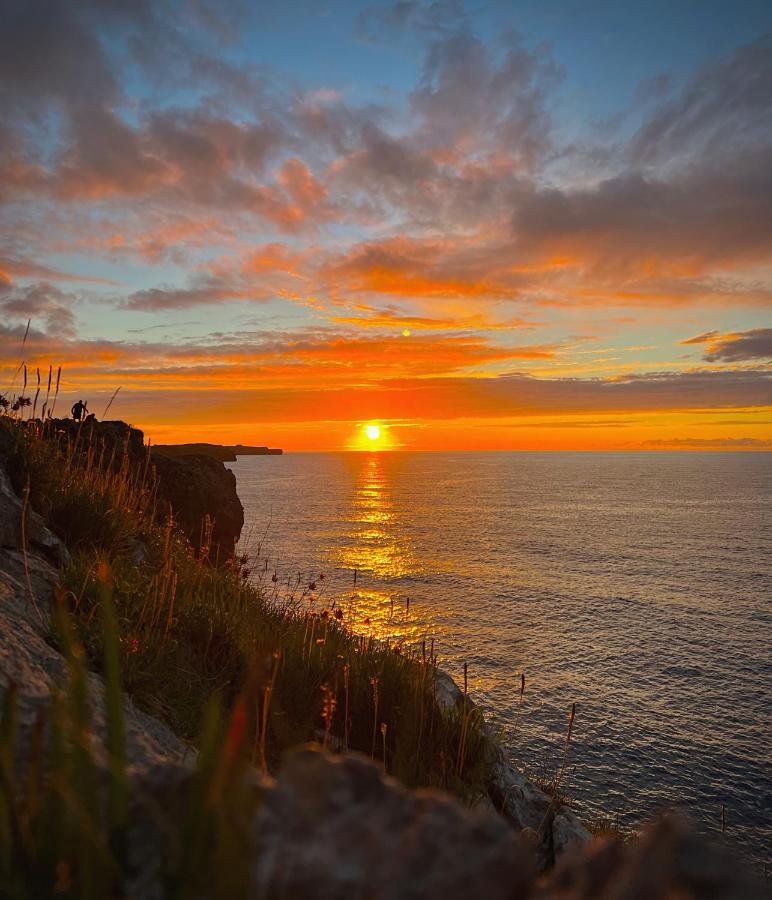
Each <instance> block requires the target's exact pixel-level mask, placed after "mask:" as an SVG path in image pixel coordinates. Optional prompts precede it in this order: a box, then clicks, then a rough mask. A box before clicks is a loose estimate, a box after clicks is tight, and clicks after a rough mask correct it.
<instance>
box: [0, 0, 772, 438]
mask: <svg viewBox="0 0 772 900" xmlns="http://www.w3.org/2000/svg"><path fill="white" fill-rule="evenodd" d="M267 7H270V9H268V8H267ZM0 14H1V15H2V25H1V26H0V203H1V204H2V208H1V209H0V216H1V218H0V235H1V240H0V393H6V394H11V393H14V392H16V393H18V391H19V383H18V379H17V381H16V384H15V385H14V386H13V387H11V383H12V379H13V376H14V370H15V369H16V367H17V366H18V363H19V361H20V360H21V359H24V360H25V361H26V362H27V364H28V367H30V369H31V370H34V368H35V367H36V366H40V367H41V368H44V370H45V374H46V377H47V372H48V366H49V364H52V365H53V366H54V368H56V367H57V366H58V365H61V366H62V371H63V375H62V385H63V395H62V397H61V398H60V400H59V406H58V411H59V412H64V411H69V407H70V405H71V404H72V402H73V401H74V400H75V399H77V398H80V397H82V398H83V399H87V400H88V401H89V407H90V408H91V410H92V411H94V412H96V413H97V415H98V416H100V417H101V414H102V412H103V411H104V407H105V406H106V405H107V401H108V400H109V398H110V396H111V394H112V393H113V391H114V390H115V389H116V388H118V387H120V393H119V394H118V396H117V398H116V400H115V403H114V405H113V408H112V409H111V411H110V416H111V417H113V416H115V417H119V418H123V419H126V420H127V421H130V422H131V423H133V424H134V425H136V426H137V427H139V428H142V429H143V430H144V431H145V433H146V435H148V436H149V437H150V438H152V439H153V440H154V441H155V442H169V441H186V440H211V441H220V442H237V441H238V442H242V443H258V444H265V443H267V444H271V445H274V446H282V447H284V448H285V449H289V450H317V449H345V448H347V447H360V446H364V445H365V444H366V443H367V439H366V438H365V437H363V435H365V431H364V427H363V426H366V425H367V424H368V423H371V424H372V423H377V424H379V425H380V426H381V432H380V437H379V438H378V441H377V442H376V443H378V444H379V445H380V446H383V447H404V448H406V449H410V448H415V449H440V448H448V449H751V450H753V449H756V450H758V449H767V450H769V449H772V5H771V4H770V3H769V2H768V0H759V2H751V0H744V2H743V0H739V2H738V0H733V2H711V0H691V2H690V0H682V2H677V3H674V2H672V0H667V2H660V0H653V2H646V3H641V2H623V0H618V2H600V0H599V2H587V0H562V2H558V0H528V2H519V0H510V2H502V3H484V2H482V3H477V2H472V0H470V2H468V3H462V2H453V0H450V2H437V3H423V2H419V0H403V2H397V3H383V4H373V5H368V4H366V3H343V2H324V0H313V2H307V3H306V2H292V0H288V2H284V3H281V4H279V3H271V4H264V3H251V2H243V3H238V2H234V3H230V4H226V3H214V2H211V3H209V2H206V0H181V2H176V3H172V2H168V3H167V2H156V0H144V2H143V0H91V2H87V0H75V2H64V0H59V2H50V0H35V2H30V0H0ZM28 319H31V326H30V332H29V337H28V339H27V343H26V346H25V347H24V350H23V352H22V347H21V345H22V338H23V335H24V331H25V328H26V325H27V321H28ZM9 388H10V390H9Z"/></svg>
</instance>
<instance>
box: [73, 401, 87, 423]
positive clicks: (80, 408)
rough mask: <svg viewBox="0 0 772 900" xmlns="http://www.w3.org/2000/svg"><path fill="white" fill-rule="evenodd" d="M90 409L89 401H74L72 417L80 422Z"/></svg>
mask: <svg viewBox="0 0 772 900" xmlns="http://www.w3.org/2000/svg"><path fill="white" fill-rule="evenodd" d="M87 409H88V401H86V402H85V403H84V402H83V401H82V400H78V402H77V403H73V405H72V417H73V419H75V421H76V422H80V420H81V419H82V418H83V416H84V415H85V413H86V411H87Z"/></svg>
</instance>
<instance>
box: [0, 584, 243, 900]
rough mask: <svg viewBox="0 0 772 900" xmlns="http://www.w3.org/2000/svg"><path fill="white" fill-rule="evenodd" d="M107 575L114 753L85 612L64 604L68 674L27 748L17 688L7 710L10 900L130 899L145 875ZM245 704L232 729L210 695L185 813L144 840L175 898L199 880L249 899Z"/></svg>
mask: <svg viewBox="0 0 772 900" xmlns="http://www.w3.org/2000/svg"><path fill="white" fill-rule="evenodd" d="M105 576H106V573H104V572H102V573H100V584H101V593H102V599H101V603H100V630H101V634H102V641H103V646H104V651H105V655H104V679H105V709H106V724H107V729H106V738H105V746H104V751H105V752H104V754H103V755H102V756H101V757H100V756H99V754H98V753H97V752H96V751H95V747H94V742H93V739H92V734H91V721H90V720H91V715H90V713H91V711H90V708H89V702H88V696H89V695H88V691H87V667H86V653H85V649H84V647H83V645H82V644H81V643H80V642H79V641H78V639H77V637H76V632H75V628H74V625H75V619H74V617H73V616H72V614H71V613H70V612H69V610H68V609H67V608H66V605H65V604H64V603H63V602H61V601H60V602H58V603H57V604H56V609H55V616H54V619H55V628H56V632H57V638H58V642H59V645H60V647H61V649H62V652H63V654H64V656H65V658H66V660H67V666H68V670H69V679H68V681H67V683H66V685H65V686H63V687H62V688H61V689H60V690H58V691H57V692H56V693H55V694H54V695H53V696H52V698H51V703H50V705H49V707H48V709H47V710H46V711H45V712H43V713H42V714H41V715H40V716H39V718H38V721H37V723H36V726H35V728H34V730H33V734H32V737H31V739H30V740H29V741H28V742H27V743H28V744H29V746H24V745H23V744H22V740H21V736H20V734H19V729H18V705H17V696H16V689H15V688H13V687H12V688H11V689H10V690H8V691H7V692H6V694H5V698H4V702H3V704H2V708H1V709H0V896H2V897H4V898H5V897H7V898H14V900H16V898H18V900H42V898H47V897H58V898H72V900H75V898H79V900H92V898H93V900H97V898H106V897H116V898H118V897H123V896H126V893H127V890H128V889H129V886H130V882H131V880H132V878H134V877H136V876H137V875H138V874H139V873H138V872H137V871H136V868H135V866H136V859H132V857H131V840H130V837H129V827H130V820H129V802H130V799H131V781H130V779H129V774H128V770H127V754H126V744H125V732H124V722H123V696H122V684H121V674H120V667H119V656H120V643H119V636H118V620H117V616H116V610H115V606H114V604H113V599H112V587H111V584H110V581H109V580H108V579H107V578H106V577H105ZM246 706H247V703H246V698H245V697H242V698H240V701H239V703H237V704H236V707H235V709H234V711H233V714H232V716H231V718H230V723H229V724H228V725H227V727H226V726H224V724H223V718H222V714H221V712H222V711H221V707H220V705H219V703H218V702H217V701H216V700H213V701H210V703H209V705H208V708H207V713H206V715H205V717H204V724H203V728H202V731H201V735H200V739H199V742H198V743H199V746H200V753H199V755H198V759H197V765H196V769H195V771H194V772H193V773H192V774H191V777H190V781H189V789H188V791H187V792H186V796H185V799H184V802H183V805H182V814H181V815H180V814H175V813H170V812H169V810H168V809H166V810H162V811H161V812H159V811H158V810H154V812H153V815H154V819H155V821H154V825H155V826H156V829H157V833H158V836H159V841H157V842H154V843H153V845H152V846H151V847H148V846H147V845H146V854H147V853H148V852H150V853H151V854H155V855H156V856H157V862H158V880H159V882H160V883H159V887H161V888H162V890H163V896H165V897H168V898H175V900H187V898H195V897H199V896H201V886H202V885H206V884H210V883H216V884H217V886H218V896H222V897H226V898H228V897H234V898H236V897H245V896H247V893H248V876H249V869H248V861H249V859H250V853H249V850H250V848H251V844H250V837H249V835H250V826H249V823H250V822H251V820H252V817H253V815H254V813H255V811H256V809H257V805H258V804H259V794H258V792H257V791H256V790H254V791H250V790H248V789H246V790H245V787H246V786H247V785H248V781H247V780H246V778H245V775H246V769H247V766H248V759H249V754H248V748H247V745H246V741H245V730H244V728H243V727H242V723H243V721H244V713H245V710H246ZM20 759H22V760H23V761H21V762H19V760H20ZM146 812H147V810H146ZM143 861H144V862H149V861H150V860H149V859H147V858H145V859H144V860H143Z"/></svg>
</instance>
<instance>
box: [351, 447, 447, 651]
mask: <svg viewBox="0 0 772 900" xmlns="http://www.w3.org/2000/svg"><path fill="white" fill-rule="evenodd" d="M360 459H361V464H360V468H359V470H358V472H357V476H356V488H355V491H354V496H353V499H352V506H351V511H352V516H351V520H350V524H349V528H348V533H347V535H346V541H345V543H344V545H343V546H342V547H340V548H339V549H338V551H337V553H336V556H335V565H336V567H338V568H340V569H348V570H349V571H354V572H356V573H357V583H356V586H355V587H354V588H353V589H352V591H351V592H349V593H348V594H347V595H346V599H345V600H344V599H343V598H341V602H343V603H344V604H346V605H347V606H348V608H349V615H348V616H347V618H348V624H349V626H350V627H351V628H353V629H354V630H355V631H358V632H361V633H365V634H371V635H373V636H374V637H376V638H379V639H381V640H386V639H388V640H390V641H398V642H404V643H406V644H414V643H417V642H418V641H420V640H421V639H422V638H423V637H425V636H426V635H427V633H428V632H430V631H431V621H430V620H429V619H427V618H425V617H422V615H421V611H420V610H418V609H416V608H415V607H413V609H411V608H410V600H409V597H408V594H409V591H403V590H402V589H401V588H404V587H405V586H408V585H409V580H410V578H411V577H413V576H416V575H418V574H420V567H419V565H418V562H417V560H416V557H415V554H414V552H413V547H412V543H411V541H410V539H409V537H408V536H407V535H406V533H405V530H404V525H403V523H402V521H401V519H400V514H399V508H398V506H397V504H395V501H394V498H393V496H392V490H391V483H390V478H389V466H388V465H387V464H386V463H385V461H384V459H383V457H382V456H381V455H380V454H378V453H373V454H368V455H367V456H366V457H361V458H360ZM370 576H372V577H373V578H375V579H377V580H378V581H379V582H380V584H381V585H383V583H384V582H387V583H388V582H390V581H393V582H395V584H394V591H384V590H382V589H381V590H374V589H370V588H369V587H368V581H369V580H370Z"/></svg>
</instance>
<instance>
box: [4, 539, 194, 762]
mask: <svg viewBox="0 0 772 900" xmlns="http://www.w3.org/2000/svg"><path fill="white" fill-rule="evenodd" d="M15 554H18V551H13V552H11V553H4V554H3V555H2V559H1V560H0V699H1V698H2V697H3V696H4V695H5V692H6V691H7V690H8V688H9V686H10V685H15V687H16V689H17V691H18V709H19V724H20V732H21V748H22V751H23V748H24V745H25V740H26V739H28V737H29V734H30V733H31V731H32V728H33V727H34V725H35V722H36V721H37V718H38V715H39V714H40V713H41V712H42V711H45V710H46V709H47V708H48V705H49V704H50V699H51V693H52V691H53V690H54V689H55V688H57V687H60V686H61V685H62V684H63V683H64V682H65V681H66V677H67V666H66V662H65V660H64V657H63V656H62V655H61V654H60V653H59V652H58V651H57V650H55V649H54V648H53V647H52V646H51V645H50V644H48V643H47V642H46V637H47V636H48V634H49V631H50V620H51V615H50V606H49V602H48V601H49V598H50V594H51V590H52V586H53V580H54V578H55V570H54V569H53V568H52V567H51V566H50V564H49V563H47V562H46V561H45V560H44V559H42V558H41V557H40V555H39V554H37V553H34V552H32V553H28V554H27V564H28V567H29V568H30V571H31V572H32V573H34V581H33V590H35V593H36V596H35V599H34V602H33V600H32V599H31V598H30V596H29V589H28V586H27V584H26V578H24V576H23V574H22V572H23V564H22V566H21V568H22V572H20V571H19V568H20V559H19V558H16V556H15ZM19 556H20V554H19ZM9 560H13V561H14V564H15V568H16V571H15V572H13V571H12V570H13V568H14V565H11V566H9ZM44 582H45V588H46V589H45V590H42V589H41V585H43V583H44ZM88 689H89V696H90V704H91V710H92V720H93V728H94V734H95V739H96V744H97V748H98V747H99V746H100V745H103V743H104V739H105V735H106V731H107V725H106V716H105V704H104V684H103V682H102V680H101V678H99V677H98V676H97V675H95V674H90V675H89V676H88ZM124 714H125V720H126V742H127V748H128V751H129V764H130V766H131V768H132V770H134V771H137V770H141V769H142V768H143V767H147V766H150V765H154V764H157V763H159V762H169V761H172V760H173V761H182V760H184V759H185V758H191V757H192V754H191V752H190V750H189V748H188V747H187V745H186V744H184V743H183V742H182V741H180V740H179V739H178V738H177V737H176V736H175V735H174V734H173V733H172V732H171V731H170V730H169V729H168V728H167V727H166V726H165V725H163V724H162V723H161V722H159V721H158V720H157V719H154V718H152V717H151V716H148V715H146V714H145V713H143V712H140V711H139V710H137V709H136V707H135V706H134V704H133V703H132V702H131V700H130V699H129V698H128V697H126V698H125V700H124Z"/></svg>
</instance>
